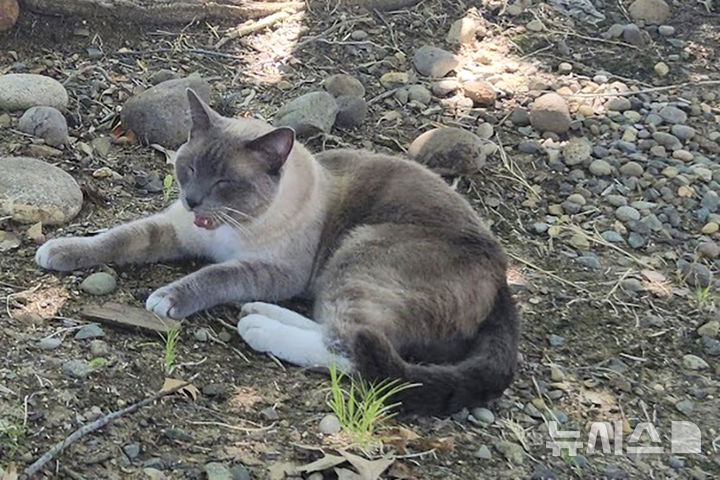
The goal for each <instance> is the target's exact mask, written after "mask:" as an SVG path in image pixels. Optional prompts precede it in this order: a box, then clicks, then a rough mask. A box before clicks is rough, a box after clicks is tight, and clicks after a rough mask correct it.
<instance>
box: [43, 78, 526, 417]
mask: <svg viewBox="0 0 720 480" xmlns="http://www.w3.org/2000/svg"><path fill="white" fill-rule="evenodd" d="M188 98H189V101H190V110H191V116H192V128H191V132H190V136H189V139H188V141H187V143H185V144H184V145H183V146H182V147H181V148H180V149H179V150H178V152H177V159H176V165H175V169H176V178H177V180H178V183H179V185H180V188H181V195H180V200H179V201H178V202H176V203H175V204H173V205H172V206H170V207H169V208H168V209H167V210H165V211H164V212H162V213H159V214H156V215H152V216H150V217H148V218H144V219H141V220H137V221H134V222H131V223H128V224H125V225H120V226H118V227H115V228H113V229H111V230H108V231H107V232H105V233H102V234H100V235H97V236H93V237H73V238H60V239H56V240H50V241H48V242H47V243H45V244H44V245H42V246H41V247H40V248H39V249H38V251H37V254H36V257H35V258H36V261H37V263H38V265H40V266H41V267H43V268H47V269H51V270H60V271H70V270H75V269H79V268H87V267H91V266H94V265H99V264H104V263H110V262H114V263H118V264H120V263H147V262H161V261H166V260H176V259H182V258H189V257H199V258H205V259H208V260H210V261H211V262H213V263H211V264H210V265H208V266H206V267H204V268H201V269H200V270H198V271H196V272H194V273H191V274H190V275H187V276H185V277H183V278H180V279H179V280H176V281H174V282H172V283H170V284H169V285H166V286H164V287H162V288H160V289H158V290H157V291H155V292H154V293H153V294H152V295H150V297H149V298H148V299H147V303H146V307H147V308H148V310H151V311H153V312H155V313H156V314H158V315H160V316H165V317H173V318H181V317H186V316H188V315H191V314H193V313H195V312H198V311H200V310H204V309H207V308H210V307H212V306H215V305H218V304H223V303H229V302H235V301H241V302H251V303H245V305H244V307H243V309H242V317H241V319H240V321H239V323H238V327H237V328H238V331H239V333H240V335H241V336H242V338H243V339H244V340H245V341H246V342H247V343H248V344H249V345H250V346H251V347H252V348H253V349H255V350H257V351H260V352H271V353H272V354H273V355H275V356H277V357H278V358H281V359H283V360H285V361H288V362H290V363H294V364H297V365H301V366H307V367H310V366H313V367H315V366H328V365H329V364H330V363H331V362H336V363H337V365H338V367H339V368H341V369H343V370H345V371H354V372H357V373H359V374H361V375H362V376H364V377H365V378H367V379H369V380H377V379H384V378H397V379H401V380H404V381H409V382H417V383H421V384H422V386H421V387H418V388H414V389H411V390H407V391H406V392H405V393H403V394H401V400H402V402H403V407H404V408H405V409H408V410H411V411H416V412H419V413H434V414H441V413H449V412H453V411H457V410H459V409H460V408H462V407H472V406H475V405H478V404H481V403H484V402H486V401H487V400H489V399H491V398H493V397H497V396H499V395H500V394H501V393H502V392H503V390H504V389H505V388H506V387H507V386H508V385H509V384H510V382H511V380H512V378H513V375H514V372H515V368H516V356H517V343H518V330H519V321H518V316H517V313H516V309H515V306H514V302H513V300H512V298H511V295H510V291H509V289H508V286H507V283H506V260H505V256H504V254H503V251H502V248H501V246H500V245H499V244H498V242H497V240H496V239H495V238H494V237H493V235H492V234H491V233H490V232H489V231H488V229H487V228H486V227H485V226H484V225H483V224H482V222H481V220H480V219H479V218H478V216H477V215H476V213H475V212H474V211H473V209H472V208H471V206H470V205H469V204H468V202H467V201H465V200H464V199H463V198H462V197H461V196H460V195H459V194H457V193H456V192H454V191H453V190H452V189H451V188H450V187H449V186H448V185H447V184H446V183H445V182H444V181H443V180H442V179H441V178H440V177H439V176H437V175H436V174H434V173H432V172H430V171H429V170H427V169H426V168H424V167H422V166H420V165H418V164H416V163H414V162H411V161H407V160H404V159H400V158H395V157H390V156H386V155H378V154H374V153H370V152H366V151H355V150H333V151H326V152H323V153H321V154H318V155H313V154H311V153H310V152H309V151H308V150H307V149H306V148H305V147H304V146H302V145H301V144H299V143H297V142H295V136H294V132H293V131H292V130H291V129H289V128H273V127H272V126H270V125H268V124H266V123H264V122H261V121H258V120H251V119H241V118H238V119H229V118H224V117H221V116H220V115H219V114H218V113H216V112H215V111H213V110H212V109H211V108H210V107H209V106H207V105H206V104H204V103H203V101H202V100H200V99H199V98H198V97H197V96H196V95H195V94H194V93H193V92H192V91H191V90H188ZM300 295H309V296H310V297H312V298H313V299H314V309H313V319H312V320H311V319H308V318H305V317H303V316H301V315H299V314H297V313H295V312H292V311H289V310H287V309H284V308H281V307H279V306H277V305H273V304H270V303H260V302H258V301H259V300H262V301H271V302H272V301H279V300H284V299H289V298H291V297H295V296H300Z"/></svg>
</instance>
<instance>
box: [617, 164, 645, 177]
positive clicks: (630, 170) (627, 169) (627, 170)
mask: <svg viewBox="0 0 720 480" xmlns="http://www.w3.org/2000/svg"><path fill="white" fill-rule="evenodd" d="M644 172H645V170H644V169H643V167H642V165H640V164H639V163H637V162H628V163H626V164H625V165H623V166H622V167H620V173H622V174H623V175H627V176H628V177H642V174H643V173H644Z"/></svg>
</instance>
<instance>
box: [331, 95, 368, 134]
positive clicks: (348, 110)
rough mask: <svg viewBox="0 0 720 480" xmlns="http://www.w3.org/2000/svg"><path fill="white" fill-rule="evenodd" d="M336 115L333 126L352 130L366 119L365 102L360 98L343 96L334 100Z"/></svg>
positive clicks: (366, 107) (366, 106)
mask: <svg viewBox="0 0 720 480" xmlns="http://www.w3.org/2000/svg"><path fill="white" fill-rule="evenodd" d="M335 100H336V103H337V115H336V117H335V125H337V126H339V127H344V128H353V127H358V126H360V125H362V123H363V122H364V121H365V117H367V113H368V105H367V102H366V101H365V100H364V99H362V98H360V97H351V96H343V97H338V98H336V99H335Z"/></svg>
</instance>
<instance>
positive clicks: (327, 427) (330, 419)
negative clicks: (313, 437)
mask: <svg viewBox="0 0 720 480" xmlns="http://www.w3.org/2000/svg"><path fill="white" fill-rule="evenodd" d="M319 429H320V433H324V434H325V435H334V434H336V433H339V432H340V430H342V425H341V424H340V420H338V418H337V417H336V416H335V415H332V414H330V415H325V416H324V417H323V418H322V420H320V426H319Z"/></svg>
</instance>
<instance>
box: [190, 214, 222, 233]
mask: <svg viewBox="0 0 720 480" xmlns="http://www.w3.org/2000/svg"><path fill="white" fill-rule="evenodd" d="M193 223H194V224H195V226H197V227H200V228H204V229H205V230H215V229H216V228H218V227H219V226H220V222H218V221H217V220H216V219H215V218H213V217H207V216H205V215H197V214H195V218H194V219H193Z"/></svg>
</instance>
